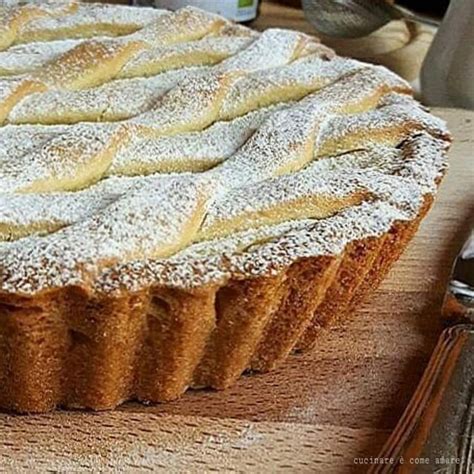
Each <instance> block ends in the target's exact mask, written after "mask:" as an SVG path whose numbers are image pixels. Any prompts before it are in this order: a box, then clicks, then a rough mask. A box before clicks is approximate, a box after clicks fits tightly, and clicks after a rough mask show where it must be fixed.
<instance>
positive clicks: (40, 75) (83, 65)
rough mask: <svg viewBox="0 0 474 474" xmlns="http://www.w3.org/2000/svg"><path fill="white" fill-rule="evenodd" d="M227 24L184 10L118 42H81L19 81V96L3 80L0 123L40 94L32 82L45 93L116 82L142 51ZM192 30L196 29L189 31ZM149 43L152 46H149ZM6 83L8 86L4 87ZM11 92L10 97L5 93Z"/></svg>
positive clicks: (204, 32)
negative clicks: (18, 105)
mask: <svg viewBox="0 0 474 474" xmlns="http://www.w3.org/2000/svg"><path fill="white" fill-rule="evenodd" d="M224 24H225V20H223V19H222V18H221V17H218V16H215V15H211V14H207V13H205V12H202V11H200V10H195V9H192V8H184V9H181V10H179V11H177V12H176V13H166V14H164V15H161V16H160V17H159V18H158V20H157V21H155V22H154V23H153V24H152V25H151V26H150V27H145V28H143V29H142V30H140V31H138V32H137V33H134V34H132V35H128V36H125V37H122V38H118V39H103V40H99V39H94V40H88V41H84V42H81V43H79V44H78V45H76V46H75V47H73V48H72V49H70V50H67V51H66V52H65V53H63V54H61V55H59V56H58V57H56V58H54V59H53V60H52V61H51V62H50V63H48V64H46V65H44V66H43V67H41V68H39V69H37V70H35V71H33V72H31V73H30V76H29V77H27V78H25V79H21V78H19V79H18V81H19V85H18V88H19V89H21V90H22V91H23V90H25V91H26V92H24V93H23V94H21V95H18V93H17V91H16V89H15V90H9V89H11V87H10V86H9V85H8V84H6V83H8V82H10V81H9V80H7V79H3V80H1V81H0V92H1V93H0V122H1V121H3V120H4V118H5V117H6V116H7V114H8V113H9V111H10V110H11V108H12V107H13V106H14V105H15V103H17V102H18V101H19V100H20V99H21V98H23V97H25V96H26V95H28V94H31V93H33V92H37V90H35V89H34V90H29V89H28V84H30V83H31V82H34V83H38V84H40V85H41V87H42V90H45V89H47V88H60V89H68V90H77V89H86V88H90V87H94V86H97V85H100V84H103V83H105V82H107V81H109V80H111V79H113V78H114V77H115V76H116V75H117V73H118V71H119V70H120V69H121V68H122V67H123V66H124V64H125V63H126V62H127V61H128V60H129V59H131V58H132V57H133V56H134V55H135V54H137V53H138V52H139V51H141V50H143V49H146V48H149V47H151V46H153V45H155V46H156V45H167V44H173V43H177V42H180V41H190V40H193V39H199V38H202V37H203V36H205V35H206V34H209V33H212V32H214V31H218V30H219V29H220V28H222V26H223V25H224ZM190 27H192V28H193V29H191V30H189V28H190ZM149 42H150V43H149ZM4 83H5V85H4ZM3 91H9V92H10V93H9V94H6V93H3Z"/></svg>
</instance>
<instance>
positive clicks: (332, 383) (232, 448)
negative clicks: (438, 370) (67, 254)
mask: <svg viewBox="0 0 474 474" xmlns="http://www.w3.org/2000/svg"><path fill="white" fill-rule="evenodd" d="M435 113H437V114H438V115H440V116H441V117H443V118H445V119H447V120H448V124H449V127H450V129H451V130H452V132H453V133H454V138H455V142H454V145H453V148H452V152H451V154H450V157H451V168H450V171H449V173H448V175H447V177H446V179H445V181H444V182H443V184H442V186H441V190H440V192H439V195H438V198H437V200H436V204H435V206H434V208H433V210H432V211H431V213H430V214H429V215H428V217H427V218H426V219H425V220H424V221H423V223H422V226H421V229H420V231H419V232H418V234H417V236H416V237H415V239H414V241H413V242H412V243H411V245H410V246H409V248H408V250H407V252H406V253H405V255H404V256H403V257H402V258H401V260H400V261H399V262H398V263H397V264H396V266H395V267H394V268H393V270H392V272H391V274H390V276H389V277H388V278H387V280H386V281H385V282H384V283H383V284H382V286H381V287H380V289H379V290H378V291H377V292H376V293H375V294H374V295H373V297H372V298H371V301H369V302H368V303H367V304H366V305H365V306H364V307H363V308H360V310H359V311H358V312H357V313H354V314H352V315H350V317H349V318H348V319H347V320H346V321H343V322H342V323H340V325H339V326H338V327H335V328H334V329H333V330H331V331H328V332H326V333H325V334H324V335H323V336H322V337H321V339H320V342H319V345H318V347H317V349H316V350H315V352H313V353H311V354H305V355H299V356H292V357H291V358H290V360H289V361H288V362H287V363H286V364H285V365H284V367H282V368H280V369H279V370H277V371H275V372H273V373H269V374H264V375H257V376H252V377H244V378H242V379H241V380H240V382H239V383H238V384H237V385H236V386H235V387H234V388H231V389H229V390H227V391H224V392H212V391H194V392H190V393H188V394H187V395H186V396H184V397H183V398H182V399H181V400H179V401H176V402H173V403H170V404H166V405H157V406H148V407H145V406H142V405H139V404H127V405H125V406H123V407H122V408H120V409H119V410H117V411H115V412H103V413H83V412H58V413H53V414H48V415H37V416H13V415H8V414H0V472H5V471H10V472H19V471H22V470H35V471H38V470H39V471H42V472H44V471H47V470H49V471H63V472H64V471H69V472H70V471H78V470H94V471H98V470H101V471H102V470H116V471H119V472H120V471H127V472H129V471H133V470H136V471H144V470H159V469H160V468H161V469H163V470H166V471H167V472H176V471H179V472H183V471H185V472H212V471H217V470H219V471H226V472H229V471H230V472H277V471H284V472H322V473H331V472H352V471H362V472H364V471H365V468H360V466H358V464H356V463H355V461H354V459H358V458H360V457H365V456H375V455H376V454H377V452H378V451H379V449H380V447H381V446H382V444H383V443H384V442H385V440H386V439H387V437H388V435H389V434H390V431H391V429H392V428H393V427H394V426H395V424H396V422H397V420H398V418H399V417H400V415H401V414H402V412H403V410H404V408H405V406H406V404H407V403H408V401H409V399H410V396H411V394H412V393H413V391H414V389H415V387H416V385H417V383H418V380H419V379H420V377H421V375H422V372H423V370H424V368H425V366H426V363H427V361H428V358H429V355H430V353H431V351H432V349H433V347H434V345H435V343H436V340H437V337H438V335H439V333H440V330H441V325H440V318H439V312H440V305H441V301H442V298H443V294H444V289H445V284H446V281H447V278H448V275H449V271H450V266H451V263H452V261H453V259H454V257H455V255H456V253H457V251H458V249H459V247H460V245H461V243H462V241H463V238H464V236H465V235H466V234H467V231H468V229H469V225H470V222H469V221H470V220H471V219H472V218H473V217H474V157H473V156H472V151H473V149H474V113H473V112H466V111H460V110H446V109H445V110H442V109H439V110H435ZM471 223H472V220H471Z"/></svg>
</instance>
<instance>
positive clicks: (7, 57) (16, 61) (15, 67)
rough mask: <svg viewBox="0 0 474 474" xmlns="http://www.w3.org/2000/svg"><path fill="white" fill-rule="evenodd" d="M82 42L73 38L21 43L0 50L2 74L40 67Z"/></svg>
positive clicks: (7, 74)
mask: <svg viewBox="0 0 474 474" xmlns="http://www.w3.org/2000/svg"><path fill="white" fill-rule="evenodd" d="M81 42H82V40H75V39H71V40H58V41H48V42H38V43H29V44H19V45H17V46H12V47H11V48H8V50H6V51H0V76H14V75H19V74H24V73H26V72H29V71H33V70H34V69H38V68H39V67H42V66H44V65H45V64H46V63H47V62H49V61H51V60H53V59H54V58H56V57H57V56H60V55H61V54H63V53H65V52H66V51H68V50H70V49H72V48H73V47H74V46H77V45H78V44H79V43H81Z"/></svg>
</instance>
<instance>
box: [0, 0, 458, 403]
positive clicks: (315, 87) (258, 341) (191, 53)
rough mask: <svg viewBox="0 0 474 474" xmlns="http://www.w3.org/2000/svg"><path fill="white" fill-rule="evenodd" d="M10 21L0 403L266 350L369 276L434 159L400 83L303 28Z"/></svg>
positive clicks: (387, 256)
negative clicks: (260, 30)
mask: <svg viewBox="0 0 474 474" xmlns="http://www.w3.org/2000/svg"><path fill="white" fill-rule="evenodd" d="M59 15H60V16H61V21H58V17H59ZM0 30H1V31H7V32H8V35H7V36H6V37H7V39H6V40H5V41H4V43H0V47H3V48H4V51H3V52H0V122H2V126H1V127H0V140H1V142H2V148H1V149H0V354H1V356H0V387H1V388H0V407H2V408H6V409H11V410H15V411H19V412H37V411H46V410H51V409H54V408H55V407H59V406H63V407H87V408H93V409H106V408H113V407H115V406H116V405H118V404H119V403H121V402H123V401H124V400H128V399H139V400H143V401H165V400H172V399H175V398H177V397H179V396H180V395H181V394H182V393H183V392H184V391H185V390H186V389H187V388H188V387H213V388H225V387H227V386H229V385H230V384H232V383H233V382H234V381H235V380H236V379H237V378H238V377H239V376H240V374H241V373H242V372H244V371H245V370H255V371H266V370H270V369H272V368H274V367H275V366H276V365H278V364H279V363H280V362H281V361H282V360H284V359H285V358H286V357H287V355H288V354H289V353H291V352H292V351H293V350H303V349H308V348H310V347H312V346H313V345H314V344H315V341H316V339H317V336H318V330H319V328H320V327H321V326H325V325H326V324H328V323H329V322H330V320H331V319H332V318H333V317H335V316H337V317H343V315H344V314H345V312H346V311H347V310H348V309H349V308H351V307H354V306H356V305H357V304H358V303H359V302H360V300H361V299H362V298H364V297H365V296H366V295H367V294H368V293H369V292H370V290H371V289H373V288H375V287H376V286H377V284H378V283H379V282H380V280H381V279H382V278H383V276H384V275H385V273H386V272H387V271H388V269H389V268H390V265H391V264H392V263H393V262H394V261H395V260H396V259H397V258H398V256H399V255H400V253H401V252H402V251H403V249H404V248H405V246H406V244H407V242H408V241H409V239H410V238H411V237H412V235H413V233H414V232H415V231H416V228H417V226H418V224H419V222H420V220H421V219H422V218H423V216H424V214H425V213H426V212H427V210H428V208H429V206H430V205H431V203H432V200H433V195H434V194H435V192H436V188H437V185H438V183H439V181H440V179H441V178H442V176H443V173H444V171H445V167H446V151H447V148H448V146H449V140H450V138H449V133H448V132H447V130H446V128H445V125H444V123H443V122H442V121H440V120H439V119H437V118H435V117H433V116H431V115H430V114H429V113H428V112H427V111H426V110H424V109H423V108H422V107H421V106H420V105H419V104H418V103H417V102H416V101H414V99H413V98H412V97H411V89H410V87H409V86H408V84H406V83H405V82H404V81H403V80H402V79H400V78H398V77H397V76H395V75H393V74H392V73H390V72H389V71H388V70H386V69H384V68H381V67H377V66H372V65H368V64H364V63H360V62H358V61H354V60H350V59H346V58H340V57H337V56H335V55H334V53H333V52H332V51H331V50H329V49H328V48H326V47H324V46H323V45H321V44H320V43H319V42H318V41H317V40H316V39H314V38H312V37H308V36H306V35H303V34H300V33H297V32H293V31H287V30H278V29H274V30H267V31H265V32H263V33H256V32H253V31H251V30H249V29H247V28H244V27H239V26H236V25H232V24H230V23H229V22H227V21H226V20H224V19H223V18H221V17H218V16H215V15H211V14H208V13H205V12H202V11H200V10H197V9H192V8H186V9H182V10H178V11H177V12H176V13H170V12H163V11H157V10H147V9H129V8H126V7H119V6H117V7H111V6H107V7H101V6H98V5H94V6H92V7H87V6H83V5H77V4H61V5H60V6H54V5H49V4H48V5H45V6H43V7H41V8H39V7H38V9H37V10H34V9H33V10H30V9H28V8H26V7H17V8H13V9H8V11H7V10H6V9H4V11H3V12H2V14H0ZM35 40H42V41H45V42H32V41H35Z"/></svg>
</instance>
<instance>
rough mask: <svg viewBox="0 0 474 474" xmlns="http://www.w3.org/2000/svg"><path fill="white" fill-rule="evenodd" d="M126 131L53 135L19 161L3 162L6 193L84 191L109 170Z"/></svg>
mask: <svg viewBox="0 0 474 474" xmlns="http://www.w3.org/2000/svg"><path fill="white" fill-rule="evenodd" d="M126 133H127V130H126V129H121V130H118V131H117V130H115V129H114V127H111V126H110V125H106V126H103V127H101V128H99V127H97V126H96V125H94V124H80V125H78V126H77V127H74V129H67V130H66V131H64V132H63V133H59V134H57V135H56V134H55V133H53V134H52V136H51V137H49V138H47V139H46V140H45V142H44V143H43V144H42V145H41V146H39V147H37V148H34V149H30V150H28V151H27V152H26V153H25V154H24V155H21V156H20V157H19V158H18V159H17V160H3V162H2V163H1V172H2V175H3V176H1V175H0V176H1V182H2V187H3V189H2V191H3V192H53V191H61V190H68V189H80V188H83V187H86V186H88V185H90V184H92V183H94V182H96V181H97V180H98V179H100V177H101V176H102V175H103V174H105V172H106V170H107V169H108V168H109V166H110V163H111V161H112V158H113V156H114V155H115V153H116V150H117V147H118V145H119V143H123V142H125V141H126V139H127V137H126V136H125V134H126Z"/></svg>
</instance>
